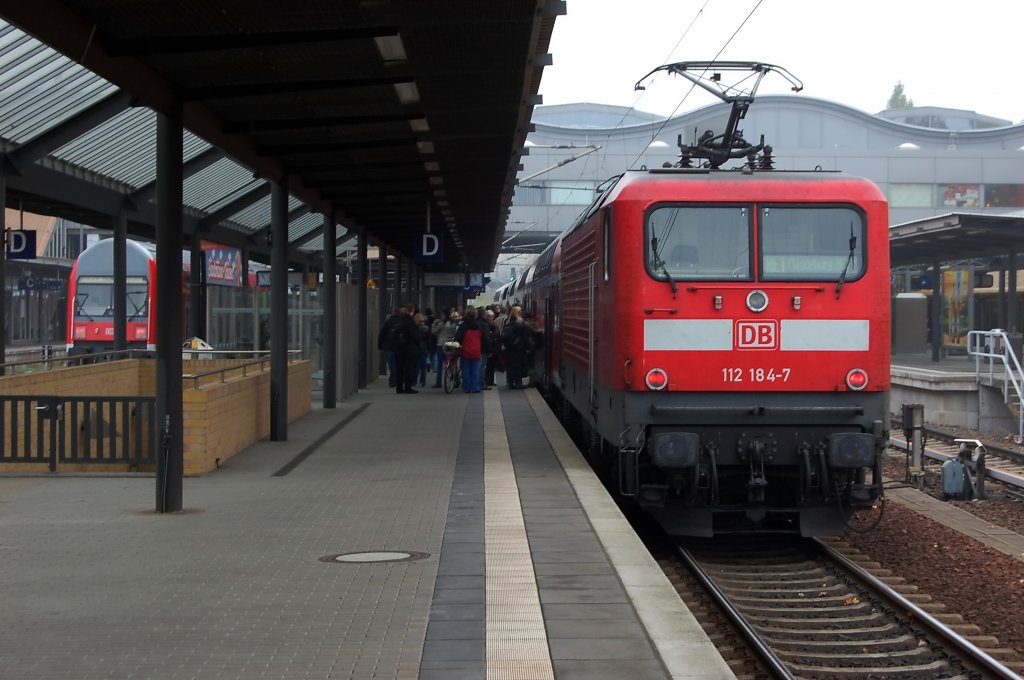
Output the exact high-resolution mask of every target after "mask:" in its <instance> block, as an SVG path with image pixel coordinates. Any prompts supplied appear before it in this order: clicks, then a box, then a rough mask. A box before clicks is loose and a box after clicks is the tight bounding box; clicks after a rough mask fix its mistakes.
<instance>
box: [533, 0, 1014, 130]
mask: <svg viewBox="0 0 1024 680" xmlns="http://www.w3.org/2000/svg"><path fill="white" fill-rule="evenodd" d="M567 7H568V14H567V15H565V16H561V17H558V19H557V20H556V22H555V31H554V35H553V36H552V40H551V47H550V51H551V52H552V54H553V55H554V64H553V65H552V66H548V67H546V68H545V70H544V78H543V81H542V83H541V93H542V94H543V95H544V104H566V103H572V102H583V101H588V102H595V103H600V104H618V105H622V106H635V107H636V108H637V109H639V110H641V111H649V112H652V113H658V114H662V115H670V114H672V113H673V112H674V111H677V112H680V113H681V112H684V111H689V110H692V109H694V108H697V107H699V106H701V105H704V104H707V103H710V102H711V101H712V100H711V99H709V98H708V96H707V95H702V96H698V95H697V94H696V93H695V94H692V95H690V96H688V97H687V98H686V99H685V101H682V104H681V105H680V102H681V100H683V97H684V95H685V94H686V93H687V91H688V90H689V89H690V87H689V83H687V82H686V81H685V80H683V79H681V78H678V77H667V76H661V77H659V78H657V79H656V80H655V81H654V82H653V83H651V84H649V86H648V88H647V91H646V92H636V91H634V90H633V85H634V83H636V81H637V80H638V79H640V78H641V77H642V76H643V75H644V74H646V73H647V72H648V71H650V70H651V69H653V68H654V67H656V66H659V65H661V64H663V63H668V62H675V61H687V60H710V59H716V58H717V59H731V60H757V61H764V62H768V63H773V64H777V65H779V66H782V67H785V68H786V69H788V70H789V71H790V72H792V73H793V74H794V75H795V76H796V77H797V78H799V79H800V80H802V81H803V84H804V90H803V92H802V93H801V95H802V96H809V97H817V98H820V99H828V100H831V101H835V102H839V103H842V104H846V105H849V106H853V107H855V108H858V109H861V110H863V111H867V112H869V113H875V112H877V111H880V110H882V109H884V108H885V103H886V101H887V100H888V99H889V95H890V94H891V93H892V89H893V86H894V85H895V84H896V83H897V82H898V81H902V82H903V84H904V88H905V92H906V94H907V96H908V97H910V98H911V99H913V101H914V104H916V105H918V106H943V107H949V108H958V109H967V110H973V111H976V112H978V113H981V114H985V115H989V116H995V117H998V118H1003V119H1006V120H1010V121H1013V122H1020V121H1022V120H1024V88H1021V81H1022V80H1024V76H1022V74H1021V71H1020V63H1021V59H1020V56H1019V55H1020V52H1021V50H1020V43H1021V31H1022V29H1024V1H1022V0H973V1H972V2H951V1H950V0H931V1H930V2H923V1H920V0H888V1H886V2H882V1H881V0H856V1H850V0H844V1H842V2H839V1H836V0H818V1H814V0H760V1H759V0H627V1H626V2H623V0H567ZM755 7H756V9H755ZM752 10H753V13H752V14H751V11H752ZM748 14H749V15H750V18H749V19H748V20H747V21H746V23H745V24H743V21H744V19H745V18H746V17H747V16H748ZM741 24H743V26H742V28H740V26H741ZM737 30H738V32H737ZM734 33H735V37H733V34H734ZM730 38H731V41H730ZM723 48H724V49H723ZM788 91H789V89H788V86H787V85H786V83H785V82H784V81H783V80H782V79H780V78H778V77H774V76H771V77H769V78H767V79H766V80H765V81H764V83H763V84H762V85H761V88H760V90H759V92H760V93H776V92H788ZM677 106H678V109H677Z"/></svg>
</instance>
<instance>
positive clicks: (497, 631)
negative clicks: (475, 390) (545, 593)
mask: <svg viewBox="0 0 1024 680" xmlns="http://www.w3.org/2000/svg"><path fill="white" fill-rule="evenodd" d="M484 397H485V399H484V527H485V536H486V539H485V553H486V565H487V570H486V574H487V576H486V580H485V583H486V589H487V599H486V602H487V679H488V680H554V677H555V674H554V669H553V668H552V666H551V652H550V650H549V649H548V636H547V631H545V629H544V617H543V615H542V614H541V608H540V595H539V594H538V592H537V579H536V577H535V575H534V571H533V558H532V557H531V555H530V545H529V542H528V541H527V538H526V524H525V522H524V521H523V508H522V505H521V504H520V502H519V485H518V484H517V483H516V475H515V470H514V469H513V467H512V455H511V453H510V452H509V448H508V436H507V434H506V432H505V419H504V416H503V415H502V411H501V399H500V397H499V396H498V394H497V392H491V393H490V394H485V395H484Z"/></svg>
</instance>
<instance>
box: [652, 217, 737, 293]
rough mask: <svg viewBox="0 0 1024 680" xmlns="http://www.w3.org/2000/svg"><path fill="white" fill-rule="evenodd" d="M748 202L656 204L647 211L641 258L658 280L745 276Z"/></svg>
mask: <svg viewBox="0 0 1024 680" xmlns="http://www.w3.org/2000/svg"><path fill="white" fill-rule="evenodd" d="M750 212H751V211H750V207H749V206H736V205H722V206H660V207H656V208H655V209H653V210H652V211H651V212H650V213H648V216H647V229H646V236H645V241H646V248H645V251H646V258H647V270H648V272H649V273H650V275H651V276H652V277H654V278H656V279H659V280H662V281H669V282H673V281H687V280H696V279H700V280H705V281H737V280H738V281H749V280H750V278H751V274H750V271H751V270H750Z"/></svg>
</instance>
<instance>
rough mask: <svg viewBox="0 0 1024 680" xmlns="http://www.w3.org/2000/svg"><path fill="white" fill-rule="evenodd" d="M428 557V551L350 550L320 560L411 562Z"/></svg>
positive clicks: (325, 556) (350, 562)
mask: <svg viewBox="0 0 1024 680" xmlns="http://www.w3.org/2000/svg"><path fill="white" fill-rule="evenodd" d="M424 557H430V553H425V552H412V551H405V550H403V551H397V550H396V551H378V552H352V553H341V554H338V555H324V556H323V557H321V558H320V561H321V562H342V563H346V564H360V563H367V562H413V561H415V560H422V559H423V558H424Z"/></svg>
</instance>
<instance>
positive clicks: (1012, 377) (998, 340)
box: [967, 328, 1024, 437]
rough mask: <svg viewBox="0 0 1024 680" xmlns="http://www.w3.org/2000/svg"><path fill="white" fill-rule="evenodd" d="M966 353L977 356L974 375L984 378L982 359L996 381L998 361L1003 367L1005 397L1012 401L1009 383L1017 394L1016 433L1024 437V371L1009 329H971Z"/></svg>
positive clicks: (1007, 400) (975, 377)
mask: <svg viewBox="0 0 1024 680" xmlns="http://www.w3.org/2000/svg"><path fill="white" fill-rule="evenodd" d="M967 355H968V356H973V357H974V379H975V380H976V381H977V382H979V383H980V382H981V360H982V359H986V360H987V363H988V377H989V381H990V382H995V380H996V376H995V365H996V362H997V361H998V362H999V363H1001V364H1002V367H1003V401H1004V402H1006V403H1009V402H1010V387H1011V386H1012V387H1013V391H1014V393H1015V394H1016V395H1017V404H1018V408H1017V434H1018V436H1020V437H1024V371H1022V370H1021V366H1020V360H1019V359H1017V354H1016V352H1014V351H1013V345H1012V343H1011V342H1010V338H1009V337H1008V336H1007V335H1006V331H1004V330H1002V329H1000V328H993V329H992V330H990V331H970V332H969V333H968V334H967Z"/></svg>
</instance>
